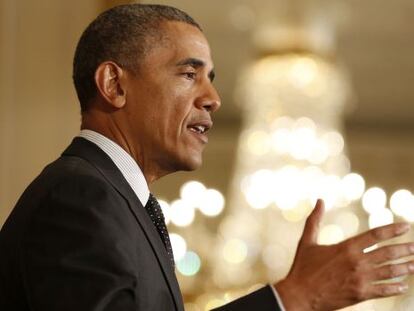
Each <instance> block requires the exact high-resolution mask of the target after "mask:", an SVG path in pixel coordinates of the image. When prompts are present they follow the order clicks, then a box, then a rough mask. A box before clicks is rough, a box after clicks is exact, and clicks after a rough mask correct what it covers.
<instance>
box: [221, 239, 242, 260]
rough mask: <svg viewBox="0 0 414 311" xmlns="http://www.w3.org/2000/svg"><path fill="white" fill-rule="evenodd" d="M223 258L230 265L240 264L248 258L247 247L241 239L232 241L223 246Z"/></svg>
mask: <svg viewBox="0 0 414 311" xmlns="http://www.w3.org/2000/svg"><path fill="white" fill-rule="evenodd" d="M223 257H224V260H226V261H227V262H229V263H233V264H238V263H241V262H243V261H244V260H245V259H246V257H247V245H246V243H245V242H244V241H242V240H240V239H230V240H228V241H226V243H225V244H224V246H223Z"/></svg>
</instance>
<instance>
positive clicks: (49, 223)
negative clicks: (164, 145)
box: [0, 138, 278, 311]
mask: <svg viewBox="0 0 414 311" xmlns="http://www.w3.org/2000/svg"><path fill="white" fill-rule="evenodd" d="M0 310H2V311H8V310H10V311H23V310H25V311H27V310H36V311H49V310H56V311H66V310H68V311H69V310H71V311H98V310H110V311H115V310H116V311H124V310H125V311H133V310H135V311H137V310H145V311H147V310H148V311H151V310H160V311H161V310H162V311H164V310H165V311H169V310H175V311H182V310H184V308H183V302H182V298H181V294H180V289H179V286H178V283H177V280H176V277H175V273H174V271H173V269H172V267H171V265H170V262H169V259H168V255H167V253H166V251H165V248H164V245H163V243H162V241H161V239H160V237H159V235H158V233H157V231H156V229H155V227H154V225H153V224H152V222H151V220H150V218H149V216H148V215H147V213H146V211H145V208H144V207H143V206H142V204H141V203H140V201H139V199H138V198H137V197H136V195H135V194H134V192H133V190H132V189H131V188H130V186H129V185H128V183H127V181H126V180H125V179H124V177H123V176H122V174H121V172H120V171H119V170H118V168H117V167H116V166H115V165H114V163H113V162H112V160H111V159H110V158H109V157H108V156H107V155H106V154H105V153H104V152H103V151H102V150H101V149H100V148H99V147H97V146H96V145H95V144H93V143H91V142H89V141H87V140H85V139H83V138H75V139H74V141H73V142H72V144H71V145H70V146H69V147H68V148H67V149H66V150H65V151H64V152H63V154H62V156H61V157H60V158H59V159H57V160H56V161H55V162H53V163H51V164H50V165H48V166H47V167H46V168H45V169H44V170H43V171H42V173H41V174H40V175H39V176H38V177H37V178H36V179H35V180H34V181H33V182H32V183H31V185H30V186H29V187H28V188H27V189H26V191H25V192H24V193H23V195H22V196H21V198H20V199H19V201H18V203H17V205H16V207H15V208H14V210H13V211H12V213H11V215H10V216H9V218H8V219H7V221H6V223H5V224H4V226H3V228H2V230H1V231H0ZM219 310H222V311H225V310H237V311H238V310H240V311H241V310H269V311H270V310H272V311H276V310H278V307H277V306H276V302H275V298H274V296H273V293H272V292H271V290H270V288H268V287H265V288H263V289H261V290H259V291H257V292H255V293H253V294H250V295H249V296H246V297H244V298H242V299H240V300H238V301H236V302H233V303H232V304H229V305H227V306H225V307H222V308H220V309H219Z"/></svg>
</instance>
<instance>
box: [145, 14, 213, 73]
mask: <svg viewBox="0 0 414 311" xmlns="http://www.w3.org/2000/svg"><path fill="white" fill-rule="evenodd" d="M160 28H161V29H160V36H157V37H158V38H157V41H156V42H153V43H152V48H151V49H150V51H149V52H148V54H147V56H146V62H145V63H147V64H151V65H154V63H158V64H160V65H161V64H176V63H177V62H179V61H180V60H182V59H186V58H196V59H199V60H201V61H203V62H204V63H205V64H206V66H207V67H210V68H212V67H213V61H212V59H211V51H210V46H209V44H208V41H207V39H206V37H205V36H204V34H203V33H202V32H201V31H200V30H199V29H198V28H197V27H195V26H193V25H189V24H187V23H184V22H175V21H174V22H170V21H169V22H164V23H162V24H161V27H160Z"/></svg>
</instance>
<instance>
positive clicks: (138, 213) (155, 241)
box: [63, 137, 184, 311]
mask: <svg viewBox="0 0 414 311" xmlns="http://www.w3.org/2000/svg"><path fill="white" fill-rule="evenodd" d="M63 155H74V156H78V157H81V158H83V159H85V160H86V161H88V162H89V163H90V164H92V165H93V166H94V167H95V168H96V169H97V170H98V171H100V172H101V173H102V174H103V175H104V176H105V178H106V179H107V180H108V181H109V182H110V183H111V184H112V185H113V187H114V188H115V189H117V191H118V192H119V193H120V194H121V195H122V196H123V197H124V198H125V200H126V201H127V202H128V205H129V207H130V209H131V211H132V213H133V214H134V216H135V219H136V220H137V222H138V224H139V225H140V226H141V228H142V229H143V231H144V233H145V235H146V237H147V239H148V241H149V243H150V245H151V247H152V249H153V251H154V253H155V255H156V257H157V260H158V263H159V265H160V267H161V270H162V271H163V274H164V277H165V279H166V282H167V284H168V287H169V289H170V291H171V293H172V296H173V297H174V302H175V307H176V310H179V311H183V310H184V306H183V302H182V296H181V292H180V288H179V285H178V282H177V278H176V276H175V272H174V270H173V268H172V267H171V262H170V260H169V257H168V254H167V251H166V250H165V246H164V244H163V243H162V241H161V239H160V237H159V234H158V232H157V230H156V228H155V226H154V224H153V223H152V222H151V219H150V217H149V216H148V214H147V212H146V210H145V208H144V207H143V206H142V204H141V202H140V201H139V199H138V197H137V196H136V195H135V193H134V191H133V190H132V188H131V187H130V186H129V184H128V182H127V181H126V180H125V178H124V177H123V175H122V173H121V172H120V171H119V169H118V168H117V167H116V165H115V164H114V163H113V162H112V160H111V159H110V158H109V156H108V155H107V154H106V153H105V152H103V151H102V150H101V149H100V148H99V147H98V146H96V145H95V144H94V143H92V142H90V141H88V140H86V139H83V138H80V137H76V138H75V139H74V140H73V142H72V144H71V145H70V146H69V147H68V148H67V149H66V150H65V151H64V152H63Z"/></svg>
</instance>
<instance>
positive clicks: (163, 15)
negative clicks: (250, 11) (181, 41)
mask: <svg viewBox="0 0 414 311" xmlns="http://www.w3.org/2000/svg"><path fill="white" fill-rule="evenodd" d="M165 21H179V22H184V23H187V24H190V25H193V26H195V27H197V28H198V29H200V30H201V27H200V25H199V24H198V23H197V22H196V21H195V20H194V19H193V18H192V17H191V16H189V15H188V14H187V13H185V12H183V11H181V10H179V9H177V8H174V7H171V6H166V5H157V4H138V3H135V4H126V5H120V6H116V7H113V8H111V9H109V10H107V11H105V12H103V13H102V14H100V15H99V16H98V17H97V18H96V19H95V20H94V21H92V22H91V23H90V24H89V26H88V27H87V28H86V29H85V31H84V32H83V34H82V36H81V37H80V39H79V42H78V45H77V47H76V51H75V57H74V60H73V76H72V77H73V82H74V84H75V89H76V93H77V95H78V98H79V102H80V106H81V111H82V112H83V111H87V110H88V104H89V102H90V101H91V100H92V99H93V98H94V97H95V96H96V92H97V88H96V85H95V78H94V76H95V71H96V69H97V68H98V66H99V65H100V64H101V63H102V62H104V61H113V62H115V63H117V64H118V65H119V66H121V67H123V68H126V69H128V70H130V71H132V72H135V73H136V71H137V69H138V65H139V62H140V61H142V60H143V59H144V57H145V55H146V53H148V51H149V50H150V48H151V44H152V42H153V41H155V40H150V39H151V38H154V37H156V36H162V30H161V26H162V25H161V24H162V23H163V22H165Z"/></svg>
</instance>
